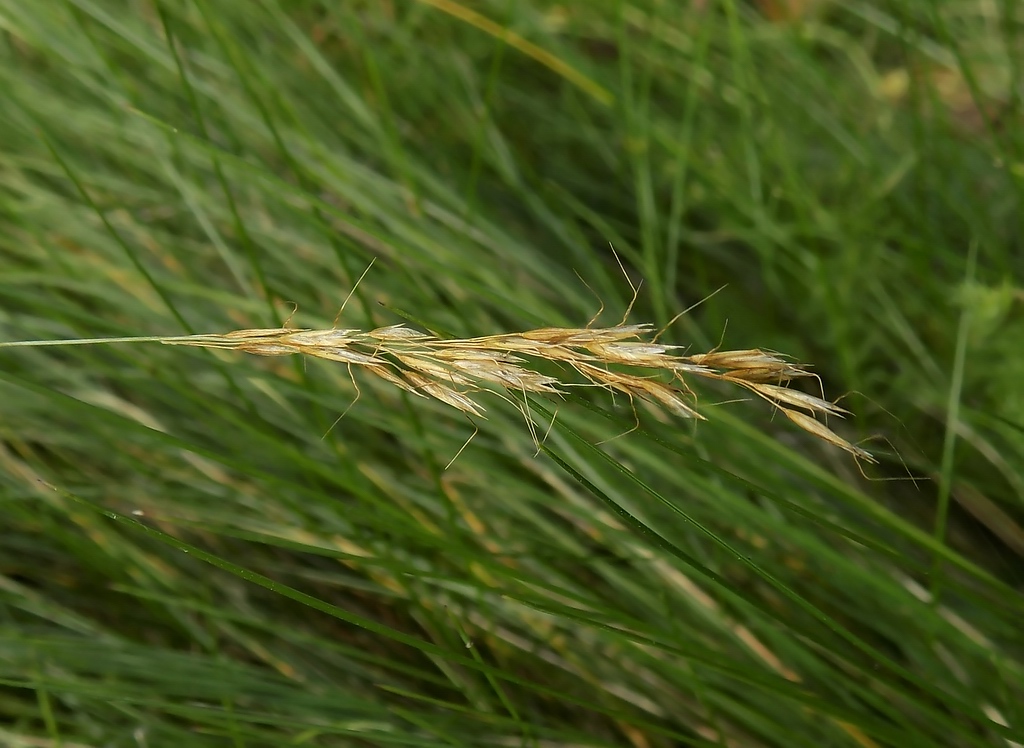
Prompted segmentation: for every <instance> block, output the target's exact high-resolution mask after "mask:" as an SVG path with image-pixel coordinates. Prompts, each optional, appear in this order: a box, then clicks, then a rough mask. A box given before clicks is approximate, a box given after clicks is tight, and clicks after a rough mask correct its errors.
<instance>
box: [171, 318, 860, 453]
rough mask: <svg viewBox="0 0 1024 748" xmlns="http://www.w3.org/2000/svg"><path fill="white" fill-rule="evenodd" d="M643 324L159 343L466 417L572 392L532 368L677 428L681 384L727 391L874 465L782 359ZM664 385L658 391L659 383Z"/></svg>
mask: <svg viewBox="0 0 1024 748" xmlns="http://www.w3.org/2000/svg"><path fill="white" fill-rule="evenodd" d="M653 331H654V328H653V327H652V326H651V325H648V324H637V325H625V324H623V325H616V326H614V327H605V328H591V327H583V328H578V327H577V328H562V327H542V328H538V329H536V330H528V331H526V332H521V333H509V334H503V335H491V336H485V337H479V338H470V339H464V340H445V339H442V338H438V337H436V336H434V335H430V334H428V333H424V332H419V331H417V330H413V329H410V328H408V327H405V326H404V325H390V326H387V327H378V328H376V329H374V330H371V331H370V332H361V331H359V330H309V329H288V328H280V329H254V330H236V331H234V332H229V333H227V334H225V335H195V336H185V337H180V338H167V339H162V342H166V343H168V344H173V345H192V346H201V347H207V348H221V349H234V350H240V351H245V352H247V353H254V354H257V355H262V356H283V355H288V354H293V353H298V354H303V355H307V356H314V357H316V358H322V359H325V360H328V361H338V362H341V363H345V364H348V365H354V366H358V367H362V368H363V369H364V370H365V371H367V372H369V373H371V374H373V375H375V376H377V377H379V378H380V379H383V380H384V381H386V382H388V383H390V384H393V385H396V386H398V387H401V388H402V389H404V390H406V391H408V392H412V393H413V394H416V395H419V396H422V397H431V398H433V399H435V400H438V401H439V402H442V403H444V404H446V405H448V406H450V407H453V408H455V409H457V410H460V411H462V412H463V413H467V414H469V415H473V416H481V417H482V416H483V413H484V409H483V407H482V406H481V405H480V404H479V403H478V402H476V400H474V399H473V395H475V394H476V393H478V392H480V391H481V390H483V389H485V388H486V387H487V385H493V386H497V387H500V388H504V389H505V390H506V391H507V393H506V394H507V395H508V396H511V397H516V396H517V394H516V393H518V397H520V398H522V397H523V396H525V393H527V392H537V393H544V394H558V393H560V392H562V391H563V390H564V388H565V387H571V386H574V385H578V384H579V383H574V382H571V381H567V380H565V379H561V378H558V377H554V376H551V375H548V374H542V373H540V372H538V371H536V369H535V368H534V366H533V362H534V361H536V360H546V361H550V362H553V363H555V364H561V365H562V366H563V368H567V369H570V370H574V371H576V372H577V373H578V374H579V375H581V376H582V377H583V378H584V379H585V380H586V382H585V384H589V385H592V386H597V387H601V388H603V389H606V390H609V391H611V392H618V393H622V394H625V395H627V396H628V397H629V398H630V399H631V400H632V399H633V398H640V399H641V400H645V401H647V402H650V403H653V404H655V405H658V406H660V407H662V408H664V409H666V410H668V411H669V412H671V413H673V414H674V415H676V416H679V417H681V418H697V419H703V418H704V416H702V415H701V414H700V413H699V412H698V411H697V410H696V408H695V407H694V406H693V405H691V402H688V401H694V397H693V393H692V391H691V390H690V388H689V385H688V383H687V378H688V377H701V378H705V379H713V380H718V381H721V382H727V383H731V384H734V385H737V386H740V387H743V388H744V389H747V390H749V391H751V392H753V393H754V394H756V395H757V396H758V397H761V398H763V399H764V400H767V401H768V402H770V403H772V404H773V405H775V406H776V407H777V408H778V409H780V410H781V411H782V412H783V413H784V414H785V415H786V417H787V418H789V420H790V421H792V422H793V423H794V424H796V425H797V426H799V427H800V428H802V429H803V430H804V431H807V432H808V433H810V434H812V435H814V436H815V437H817V438H819V439H822V440H824V441H826V442H828V443H829V444H832V445H835V446H837V447H839V448H840V449H843V450H846V451H847V452H849V453H850V454H852V455H854V456H855V457H857V458H858V459H864V460H867V461H869V462H874V459H873V458H872V457H871V455H870V454H869V453H868V452H866V451H865V450H863V449H861V448H860V447H857V446H855V445H853V444H851V443H850V442H848V441H846V440H845V439H843V438H842V437H841V436H839V435H838V434H836V433H835V432H834V431H832V430H831V429H829V428H828V427H827V426H825V425H824V424H822V423H821V422H820V421H817V420H815V418H814V417H813V416H814V415H820V416H829V415H832V416H839V417H842V416H843V415H846V414H847V413H848V411H846V410H844V409H843V408H840V407H839V406H837V405H836V404H835V403H831V402H829V401H827V400H825V399H823V398H820V397H817V396H815V395H810V394H807V393H804V392H801V391H799V390H794V389H790V388H788V387H785V386H783V385H785V384H786V383H788V382H790V381H792V380H793V379H796V378H800V377H810V376H814V375H813V374H811V373H810V372H809V371H807V370H806V369H805V368H804V367H802V366H801V365H798V364H794V363H792V362H790V361H787V360H786V359H785V358H784V357H782V356H781V355H779V354H777V353H773V352H770V351H763V350H760V349H757V348H752V349H746V350H738V351H712V352H710V353H700V354H693V355H680V354H679V353H677V351H679V350H680V346H674V345H664V344H660V343H657V342H655V341H654V340H649V339H645V336H649V335H650V334H651V333H652V332H653ZM666 376H667V377H668V378H669V381H665V377H666Z"/></svg>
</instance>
